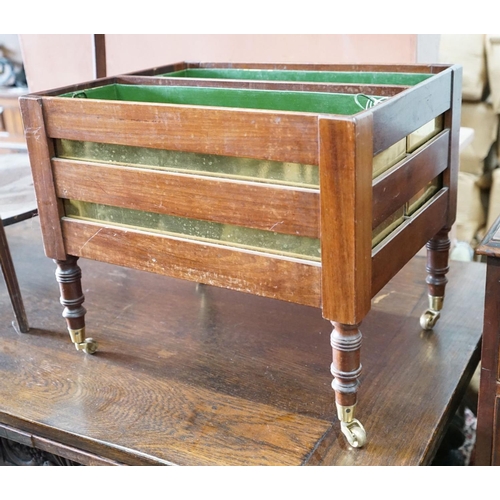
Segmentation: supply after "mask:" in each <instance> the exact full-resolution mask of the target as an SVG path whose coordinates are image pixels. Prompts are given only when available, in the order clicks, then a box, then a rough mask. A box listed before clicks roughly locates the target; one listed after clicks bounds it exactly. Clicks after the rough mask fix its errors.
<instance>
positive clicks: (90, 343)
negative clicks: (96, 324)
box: [75, 338, 97, 354]
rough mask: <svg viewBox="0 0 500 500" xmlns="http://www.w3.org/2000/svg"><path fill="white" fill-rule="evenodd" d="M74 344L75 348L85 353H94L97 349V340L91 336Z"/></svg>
mask: <svg viewBox="0 0 500 500" xmlns="http://www.w3.org/2000/svg"><path fill="white" fill-rule="evenodd" d="M75 345H76V348H77V350H79V351H83V352H84V353H85V354H94V353H95V352H96V351H97V341H96V340H94V339H91V338H89V339H85V340H84V341H83V342H80V343H79V344H75Z"/></svg>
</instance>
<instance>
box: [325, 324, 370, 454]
mask: <svg viewBox="0 0 500 500" xmlns="http://www.w3.org/2000/svg"><path fill="white" fill-rule="evenodd" d="M332 325H333V331H332V334H331V336H330V342H331V344H332V352H333V363H332V366H331V371H332V375H333V382H332V387H333V389H334V391H335V403H336V406H337V414H338V417H339V420H340V425H341V430H342V433H343V434H344V435H345V437H346V438H347V441H348V442H349V444H350V445H351V446H353V447H354V448H360V447H361V446H364V444H365V443H366V432H365V429H364V427H363V426H362V425H361V422H359V420H357V419H356V418H355V409H356V403H357V395H358V387H359V375H360V373H361V363H360V350H361V338H362V335H361V332H360V331H359V324H358V325H345V324H342V323H335V322H333V321H332Z"/></svg>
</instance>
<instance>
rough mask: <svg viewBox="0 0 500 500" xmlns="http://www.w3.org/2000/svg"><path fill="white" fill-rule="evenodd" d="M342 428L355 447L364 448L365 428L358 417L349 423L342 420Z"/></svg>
mask: <svg viewBox="0 0 500 500" xmlns="http://www.w3.org/2000/svg"><path fill="white" fill-rule="evenodd" d="M340 430H341V431H342V434H344V436H345V437H346V439H347V441H348V443H349V444H350V445H351V446H352V447H353V448H362V447H363V446H364V445H365V444H366V431H365V428H364V427H363V426H362V425H361V422H360V421H359V420H357V419H356V418H354V419H353V420H351V421H350V422H348V423H346V422H340Z"/></svg>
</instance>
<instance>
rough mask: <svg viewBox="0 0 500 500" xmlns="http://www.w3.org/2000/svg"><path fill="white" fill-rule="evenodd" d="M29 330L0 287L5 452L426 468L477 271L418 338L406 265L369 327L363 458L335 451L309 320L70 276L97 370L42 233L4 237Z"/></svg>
mask: <svg viewBox="0 0 500 500" xmlns="http://www.w3.org/2000/svg"><path fill="white" fill-rule="evenodd" d="M7 237H8V238H9V243H10V245H11V249H12V254H13V258H14V262H15V266H16V270H17V273H18V277H19V282H20V285H21V289H22V293H23V296H24V299H25V305H26V310H27V314H28V318H29V322H30V326H31V330H30V332H29V333H28V334H22V333H18V332H17V331H16V329H15V328H14V327H13V326H12V321H13V313H12V309H11V306H10V301H9V298H8V295H7V291H6V290H5V288H4V286H3V284H1V285H2V286H0V380H1V383H0V436H4V437H5V436H7V437H9V438H10V439H13V440H16V441H17V442H21V443H26V444H31V445H33V446H35V447H37V448H39V449H41V450H45V451H48V452H51V453H56V454H57V455H59V456H62V457H65V458H69V459H72V460H76V461H77V462H80V463H82V464H114V463H117V464H136V465H152V464H159V465H163V464H180V465H426V464H429V463H430V462H431V461H432V458H433V456H434V453H435V451H436V449H437V447H438V446H439V444H440V441H441V439H442V437H443V434H444V431H445V429H446V426H447V424H448V422H449V421H450V419H451V417H452V416H453V414H454V413H455V411H456V409H457V407H458V405H459V403H460V401H461V399H462V397H463V395H464V393H465V390H466V387H467V384H468V381H469V380H470V378H471V376H472V374H473V371H474V369H475V368H476V366H477V363H478V360H479V344H480V339H481V331H482V315H483V300H484V276H485V266H484V264H478V263H463V262H452V264H451V271H450V273H449V279H450V283H449V285H448V288H447V298H446V303H445V309H444V312H443V314H442V317H441V319H440V321H439V322H438V324H437V326H436V329H435V331H434V332H423V331H422V330H421V329H420V326H419V316H420V314H421V312H422V310H424V309H425V307H426V302H427V287H426V286H425V276H426V273H425V260H424V259H423V258H421V257H416V258H414V259H413V260H412V261H411V262H410V263H409V264H408V265H407V266H406V267H405V268H404V269H403V270H402V271H401V272H400V273H399V274H398V276H397V277H396V278H395V279H393V280H392V281H391V282H390V283H389V284H388V285H387V286H386V287H385V288H384V289H383V290H382V291H381V292H380V293H379V294H378V295H377V296H376V297H375V299H374V306H373V309H372V311H371V312H370V313H369V315H368V317H367V318H366V320H365V321H364V322H363V328H362V332H363V335H364V342H363V347H362V352H363V375H362V385H361V393H362V398H361V401H362V403H360V407H359V418H360V419H362V421H363V423H364V425H365V427H366V430H367V434H368V443H367V445H366V447H365V448H363V449H356V450H355V449H351V448H350V447H349V446H348V445H347V443H346V441H345V439H344V438H343V437H342V435H340V429H339V426H338V425H337V424H338V422H337V420H336V416H335V409H334V394H333V391H332V389H331V387H330V384H331V375H330V373H329V367H330V363H331V347H330V330H331V326H330V324H329V323H328V322H327V321H325V320H323V319H322V317H321V311H320V310H319V309H315V308H310V307H305V306H297V305H293V304H289V303H285V302H281V301H276V300H270V299H264V298H259V297H256V296H253V295H247V294H244V293H238V292H231V291H228V290H224V289H217V288H212V287H208V286H201V287H197V286H196V285H194V284H192V283H190V282H185V281H181V280H175V279H169V278H165V277H161V276H158V275H154V274H149V273H145V272H138V271H133V270H129V269H124V268H120V267H116V266H111V265H107V264H103V263H98V262H92V261H86V260H80V265H81V267H82V269H83V276H84V281H83V288H84V293H85V296H86V305H88V311H89V312H88V314H87V325H88V335H89V336H92V337H94V338H96V339H97V340H98V342H99V345H100V347H99V351H98V352H97V353H96V354H95V355H93V356H91V355H84V354H83V353H81V352H77V351H76V349H75V348H74V347H73V345H72V343H71V342H70V340H69V336H68V333H67V331H66V328H65V322H64V320H63V319H62V317H61V310H62V307H58V306H57V302H58V297H59V290H58V286H57V283H56V281H55V278H54V271H55V265H54V264H53V262H52V261H51V260H50V259H48V258H46V257H45V256H44V254H43V250H42V245H41V238H40V227H39V223H38V219H33V220H31V221H25V222H21V223H19V224H16V225H14V226H10V227H8V228H7Z"/></svg>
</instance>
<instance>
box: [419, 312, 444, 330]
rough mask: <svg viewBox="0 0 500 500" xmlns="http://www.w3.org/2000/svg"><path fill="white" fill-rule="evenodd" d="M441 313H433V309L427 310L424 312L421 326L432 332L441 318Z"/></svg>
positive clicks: (421, 317)
mask: <svg viewBox="0 0 500 500" xmlns="http://www.w3.org/2000/svg"><path fill="white" fill-rule="evenodd" d="M440 316H441V315H440V313H439V311H433V310H432V309H427V310H426V311H424V313H423V314H422V316H420V326H421V327H422V329H424V330H432V329H433V328H434V326H435V325H436V323H437V320H438V319H439V317H440Z"/></svg>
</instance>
